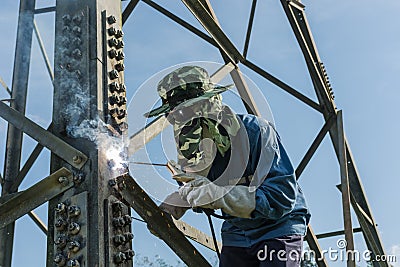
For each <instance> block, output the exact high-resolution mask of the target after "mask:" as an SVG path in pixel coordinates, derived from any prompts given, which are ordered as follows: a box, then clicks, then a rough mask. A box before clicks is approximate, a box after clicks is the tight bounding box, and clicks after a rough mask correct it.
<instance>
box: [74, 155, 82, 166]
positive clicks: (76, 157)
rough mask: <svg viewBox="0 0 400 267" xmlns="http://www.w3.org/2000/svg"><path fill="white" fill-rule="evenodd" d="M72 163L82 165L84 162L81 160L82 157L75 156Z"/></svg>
mask: <svg viewBox="0 0 400 267" xmlns="http://www.w3.org/2000/svg"><path fill="white" fill-rule="evenodd" d="M72 161H73V162H74V163H75V164H80V163H81V162H82V158H81V157H80V156H74V157H73V158H72Z"/></svg>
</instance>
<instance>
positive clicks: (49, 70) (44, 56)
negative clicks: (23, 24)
mask: <svg viewBox="0 0 400 267" xmlns="http://www.w3.org/2000/svg"><path fill="white" fill-rule="evenodd" d="M33 30H34V32H35V36H36V39H37V41H38V44H39V48H40V52H42V56H43V60H44V63H45V64H46V69H47V72H48V73H49V76H50V80H51V82H52V83H53V81H54V73H53V67H52V66H51V64H50V60H49V57H48V56H47V53H46V48H45V47H44V44H43V41H42V37H40V32H39V29H38V27H37V25H36V21H35V20H33Z"/></svg>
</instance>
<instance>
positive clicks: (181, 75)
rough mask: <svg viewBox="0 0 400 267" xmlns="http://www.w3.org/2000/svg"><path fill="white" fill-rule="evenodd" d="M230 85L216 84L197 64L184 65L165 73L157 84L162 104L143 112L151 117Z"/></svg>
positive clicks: (208, 96)
mask: <svg viewBox="0 0 400 267" xmlns="http://www.w3.org/2000/svg"><path fill="white" fill-rule="evenodd" d="M231 86H232V85H230V86H216V85H215V84H213V83H212V82H211V80H210V76H209V75H208V72H207V71H206V70H205V69H204V68H202V67H199V66H184V67H181V68H178V69H176V70H174V71H173V72H171V73H169V74H168V75H166V76H165V77H164V78H163V79H161V81H160V82H159V83H158V85H157V92H158V94H159V96H160V97H161V100H162V106H160V107H158V108H156V109H153V110H151V111H150V112H147V113H145V114H144V116H145V117H153V116H157V115H160V114H164V113H167V112H169V111H171V110H173V109H174V108H175V107H176V106H178V105H179V104H181V103H183V102H185V101H187V100H190V99H196V100H201V99H209V98H211V97H213V96H215V95H217V94H219V93H222V92H224V91H226V90H228V89H229V88H230V87H231Z"/></svg>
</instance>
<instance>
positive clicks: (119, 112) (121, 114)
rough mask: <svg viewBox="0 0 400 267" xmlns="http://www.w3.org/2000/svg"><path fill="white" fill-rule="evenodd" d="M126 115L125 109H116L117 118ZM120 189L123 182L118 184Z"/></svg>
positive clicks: (122, 187)
mask: <svg viewBox="0 0 400 267" xmlns="http://www.w3.org/2000/svg"><path fill="white" fill-rule="evenodd" d="M125 116H126V111H125V110H124V109H120V110H118V119H120V120H122V119H123V118H125ZM118 187H119V188H120V189H124V188H125V187H126V186H125V184H123V183H120V184H118Z"/></svg>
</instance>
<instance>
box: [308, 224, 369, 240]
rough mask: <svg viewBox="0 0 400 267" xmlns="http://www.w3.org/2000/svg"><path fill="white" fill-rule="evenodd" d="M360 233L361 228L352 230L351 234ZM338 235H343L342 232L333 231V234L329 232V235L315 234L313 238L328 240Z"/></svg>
mask: <svg viewBox="0 0 400 267" xmlns="http://www.w3.org/2000/svg"><path fill="white" fill-rule="evenodd" d="M360 232H362V229H361V227H358V228H353V233H360ZM338 235H344V230H340V231H334V232H329V233H323V234H317V235H315V236H316V237H317V238H318V239H322V238H328V237H333V236H338Z"/></svg>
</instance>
